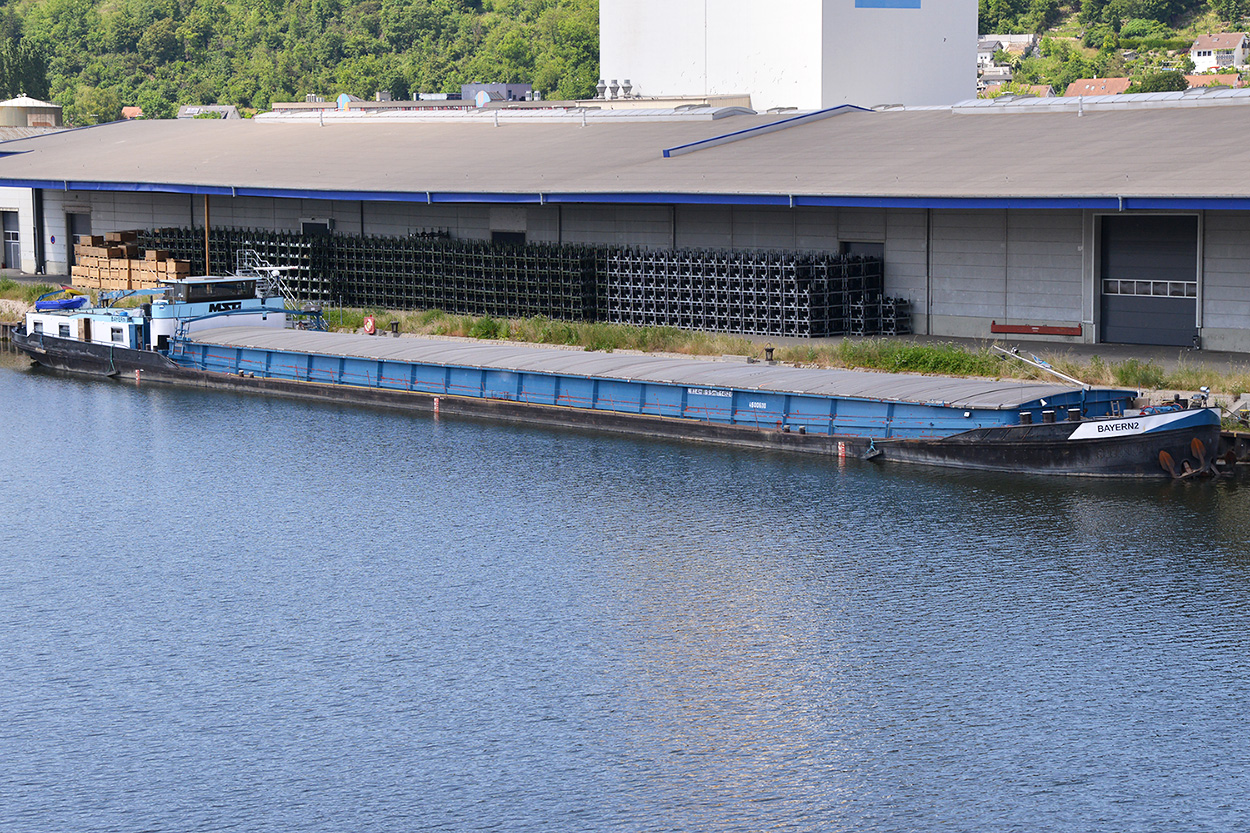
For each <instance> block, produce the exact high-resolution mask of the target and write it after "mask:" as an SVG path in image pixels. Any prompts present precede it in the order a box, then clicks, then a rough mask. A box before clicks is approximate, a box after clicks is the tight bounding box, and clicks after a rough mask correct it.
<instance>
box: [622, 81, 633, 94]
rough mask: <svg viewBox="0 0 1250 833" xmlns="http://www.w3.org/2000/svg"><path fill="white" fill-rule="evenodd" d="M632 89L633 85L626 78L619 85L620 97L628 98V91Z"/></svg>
mask: <svg viewBox="0 0 1250 833" xmlns="http://www.w3.org/2000/svg"><path fill="white" fill-rule="evenodd" d="M633 88H634V85H633V84H631V83H629V79H628V78H626V79H625V83H624V84H622V85H621V97H622V98H629V91H630V90H632V89H633Z"/></svg>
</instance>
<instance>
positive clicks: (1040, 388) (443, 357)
mask: <svg viewBox="0 0 1250 833" xmlns="http://www.w3.org/2000/svg"><path fill="white" fill-rule="evenodd" d="M192 338H193V340H195V341H196V342H199V343H205V344H220V345H223V346H227V347H252V348H258V349H264V350H286V351H292V352H298V353H315V354H318V355H327V356H350V357H356V358H365V359H377V360H381V361H402V362H415V363H429V364H437V365H454V366H461V367H486V368H492V369H496V370H512V371H518V372H534V373H552V374H561V375H572V376H597V377H601V378H607V379H625V380H630V381H646V382H670V383H673V384H678V385H685V386H690V387H713V388H737V389H741V390H759V391H776V392H780V393H799V394H816V395H820V396H838V397H854V398H859V399H872V400H884V401H889V402H915V403H921V404H944V405H949V406H950V407H954V408H988V409H997V410H1009V409H1014V408H1018V407H1020V406H1021V405H1022V404H1024V403H1026V402H1032V401H1035V400H1037V399H1041V398H1043V397H1052V396H1055V395H1057V394H1060V393H1067V392H1071V391H1075V390H1079V388H1074V387H1071V386H1062V385H1052V384H1045V383H1039V382H1027V381H1018V380H990V379H955V378H950V377H946V376H918V375H914V374H904V373H875V372H868V371H859V370H820V369H811V368H794V367H786V366H782V365H771V366H770V365H766V364H747V363H745V362H742V361H715V360H711V361H709V360H699V359H683V358H675V357H670V356H653V355H637V354H619V353H591V352H585V351H580V350H558V349H552V348H544V347H530V346H526V345H517V344H500V343H493V342H492V343H484V344H471V343H465V342H457V341H441V340H430V339H420V338H390V337H386V336H363V335H351V334H346V333H319V332H314V331H309V330H279V329H273V328H265V327H223V328H220V329H213V330H205V331H202V332H200V333H196V334H194V335H193V336H192Z"/></svg>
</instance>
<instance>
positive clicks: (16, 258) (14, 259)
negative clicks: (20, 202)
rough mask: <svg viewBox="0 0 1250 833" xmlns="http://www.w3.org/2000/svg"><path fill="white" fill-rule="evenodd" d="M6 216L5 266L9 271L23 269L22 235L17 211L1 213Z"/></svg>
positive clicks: (4, 219)
mask: <svg viewBox="0 0 1250 833" xmlns="http://www.w3.org/2000/svg"><path fill="white" fill-rule="evenodd" d="M0 213H2V214H3V215H4V218H3V221H4V266H5V268H8V269H21V268H22V235H21V232H20V231H19V228H20V226H18V223H17V212H16V211H4V212H0Z"/></svg>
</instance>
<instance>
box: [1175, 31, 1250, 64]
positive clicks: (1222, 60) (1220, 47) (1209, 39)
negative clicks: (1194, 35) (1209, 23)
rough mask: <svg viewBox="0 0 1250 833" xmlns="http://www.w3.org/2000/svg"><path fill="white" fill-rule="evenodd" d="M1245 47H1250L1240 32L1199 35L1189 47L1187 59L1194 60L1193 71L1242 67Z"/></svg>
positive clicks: (1244, 62) (1249, 43) (1245, 51)
mask: <svg viewBox="0 0 1250 833" xmlns="http://www.w3.org/2000/svg"><path fill="white" fill-rule="evenodd" d="M1247 49H1250V42H1248V41H1247V39H1246V36H1245V35H1244V34H1242V33H1240V32H1232V33H1229V32H1221V33H1219V34H1215V35H1199V36H1198V39H1197V40H1196V41H1194V44H1193V46H1191V47H1189V60H1191V61H1193V62H1194V71H1195V72H1210V71H1212V70H1215V69H1225V68H1230V67H1243V66H1245V65H1246V53H1247Z"/></svg>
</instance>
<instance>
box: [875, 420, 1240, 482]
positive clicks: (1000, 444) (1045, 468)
mask: <svg viewBox="0 0 1250 833" xmlns="http://www.w3.org/2000/svg"><path fill="white" fill-rule="evenodd" d="M1075 428H1076V426H1075V424H1073V423H1070V422H1056V423H1049V424H1042V425H1012V426H1007V427H1003V428H981V429H977V430H975V431H968V432H967V433H964V434H957V435H956V436H953V437H947V438H945V439H941V440H897V441H890V442H886V443H879V444H878V446H877V447H878V448H880V449H881V459H883V460H891V461H897V462H905V463H922V464H925V465H932V466H945V467H948V468H964V469H980V470H983V471H1007V472H1032V473H1036V474H1063V475H1085V476H1092V477H1171V476H1172V475H1171V473H1170V472H1169V471H1168V470H1167V469H1165V468H1164V467H1163V465H1162V464H1161V463H1160V462H1159V456H1160V454H1159V453H1160V452H1164V451H1165V452H1167V453H1168V455H1169V456H1170V457H1171V458H1172V459H1173V460H1174V461H1175V463H1176V465H1177V466H1178V467H1180V466H1182V464H1183V463H1184V462H1189V464H1190V466H1191V468H1194V469H1197V468H1201V467H1202V464H1203V463H1204V462H1205V461H1203V460H1199V459H1198V458H1197V457H1196V456H1195V455H1194V451H1193V441H1194V439H1198V440H1200V441H1201V442H1202V446H1203V448H1204V449H1205V450H1206V454H1207V455H1208V457H1209V456H1211V455H1214V454H1216V453H1217V451H1218V449H1219V447H1220V427H1219V425H1204V426H1200V427H1196V428H1178V429H1176V430H1172V431H1156V432H1152V433H1148V434H1135V435H1130V436H1118V437H1115V436H1113V437H1101V438H1099V439H1090V440H1069V439H1068V435H1069V434H1071V433H1072V431H1073V430H1074V429H1075Z"/></svg>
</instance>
